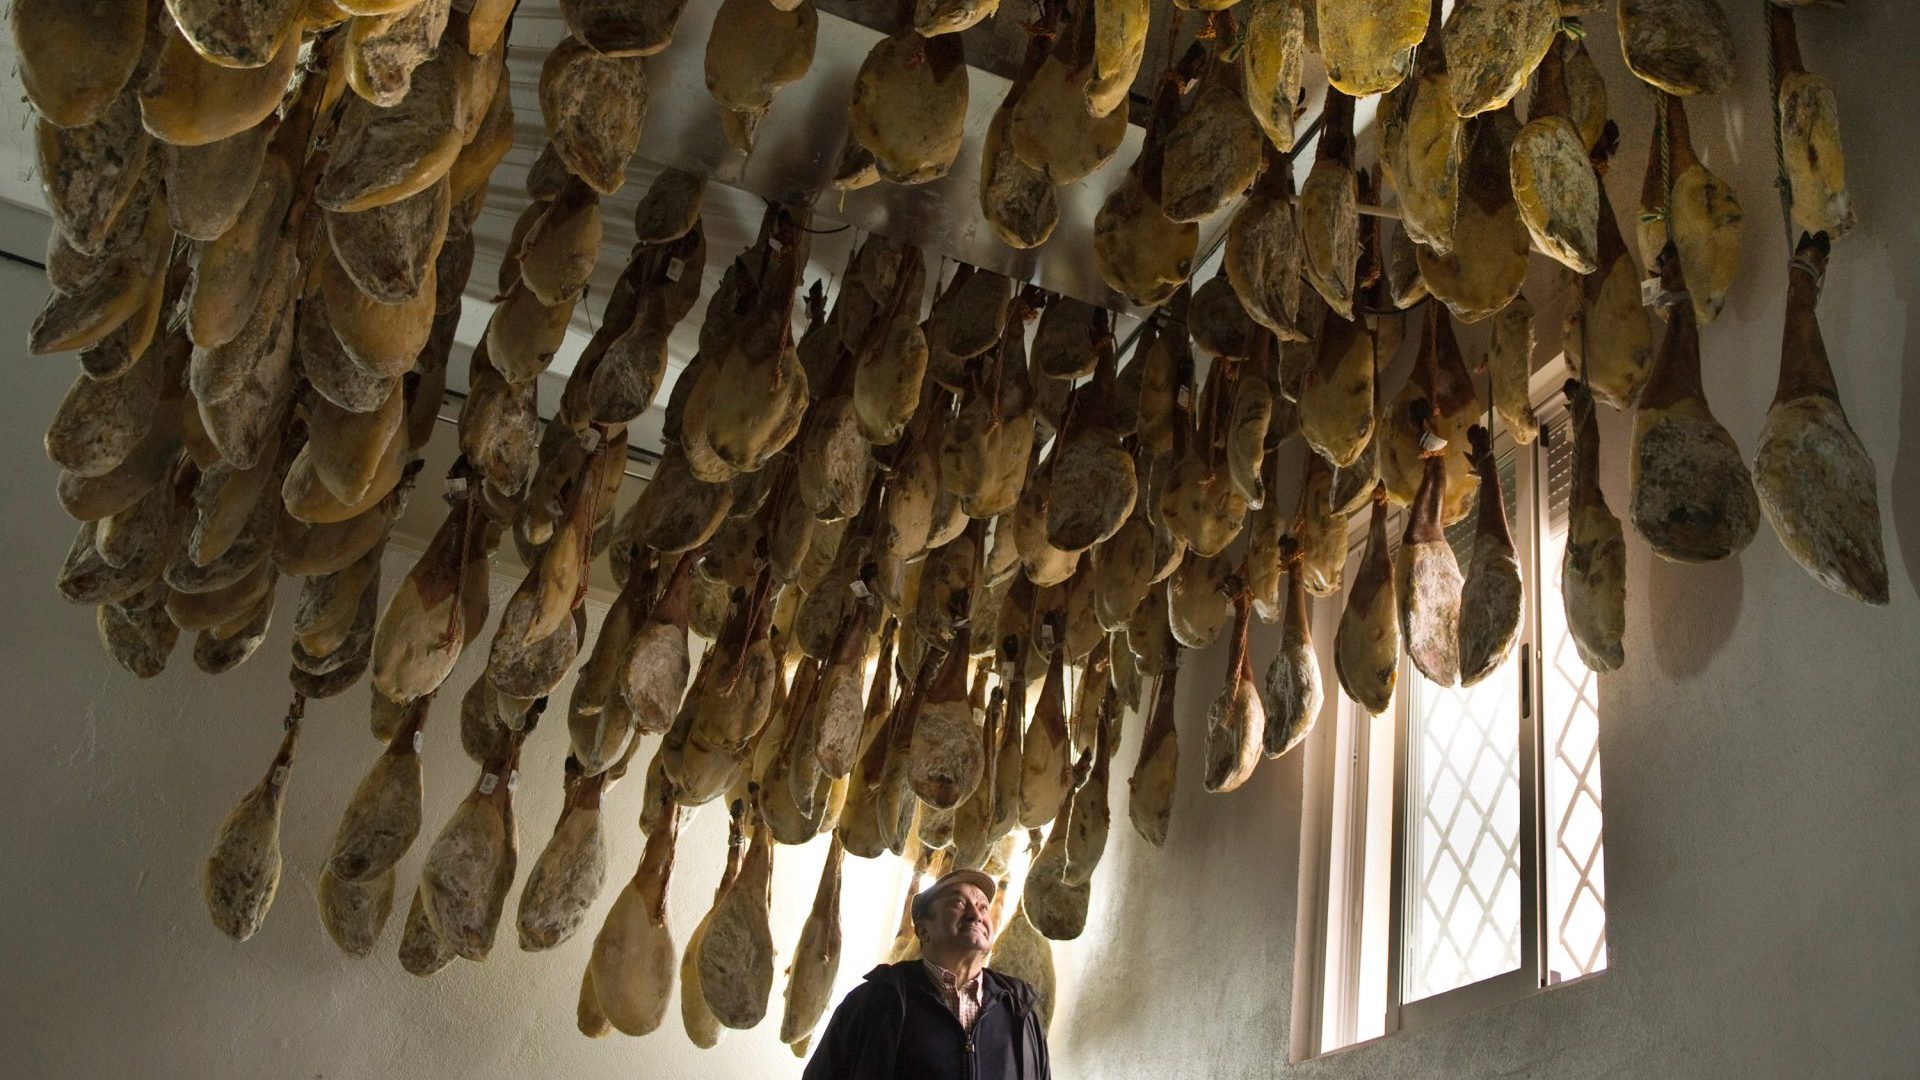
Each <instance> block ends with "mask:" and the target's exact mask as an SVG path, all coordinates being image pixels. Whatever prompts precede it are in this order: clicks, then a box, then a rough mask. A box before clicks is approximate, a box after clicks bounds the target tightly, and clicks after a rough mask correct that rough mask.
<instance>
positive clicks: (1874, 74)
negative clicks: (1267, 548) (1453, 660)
mask: <svg viewBox="0 0 1920 1080" xmlns="http://www.w3.org/2000/svg"><path fill="white" fill-rule="evenodd" d="M1725 6H1726V7H1727V8H1728V9H1729V14H1730V15H1731V17H1732V21H1733V25H1734V28H1735V31H1736V33H1737V34H1738V36H1739V46H1740V49H1741V58H1742V60H1743V63H1744V67H1743V69H1742V72H1741V77H1740V84H1739V86H1738V87H1737V89H1736V91H1735V92H1734V93H1733V94H1731V95H1729V96H1728V97H1727V98H1725V99H1724V100H1719V101H1707V102H1703V101H1697V100H1696V101H1695V102H1693V103H1692V105H1691V109H1690V115H1691V117H1692V118H1693V121H1694V135H1695V139H1696V141H1697V143H1698V144H1699V145H1698V149H1699V150H1700V152H1701V154H1702V156H1703V158H1704V159H1705V160H1706V161H1707V163H1708V164H1709V166H1710V167H1711V168H1713V169H1714V170H1715V171H1716V172H1719V173H1720V174H1721V175H1722V176H1724V177H1726V178H1728V179H1729V180H1731V181H1732V182H1733V183H1734V184H1735V185H1736V187H1737V188H1738V191H1739V194H1740V196H1741V199H1742V203H1743V205H1744V207H1745V210H1746V215H1747V230H1746V248H1747V253H1746V257H1745V263H1744V268H1743V271H1742V277H1741V279H1740V282H1739V284H1738V285H1737V286H1736V287H1735V289H1734V291H1733V293H1732V296H1731V298H1730V300H1729V302H1728V305H1727V309H1726V312H1725V314H1724V315H1723V316H1722V317H1721V319H1720V320H1719V321H1717V322H1715V323H1714V324H1712V325H1710V326H1708V327H1707V328H1706V329H1705V331H1704V333H1703V343H1702V344H1703V353H1704V363H1705V385H1706V389H1707V393H1708V398H1709V400H1710V401H1711V402H1712V404H1713V407H1714V410H1715V413H1716V414H1717V415H1718V416H1719V417H1720V419H1721V421H1722V422H1723V423H1724V424H1726V426H1727V427H1728V428H1729V429H1730V430H1731V431H1732V432H1733V433H1734V435H1735V437H1736V438H1737V439H1738V440H1739V441H1740V444H1741V446H1742V447H1743V448H1744V449H1745V450H1746V451H1747V453H1748V454H1749V455H1751V453H1752V450H1753V447H1754V445H1755V442H1756V440H1757V436H1758V433H1759V429H1760V425H1761V422H1762V421H1763V419H1764V417H1765V415H1766V409H1767V405H1768V403H1769V402H1770V401H1771V400H1772V396H1773V388H1774V379H1775V374H1776V372H1777V366H1778V363H1779V352H1780V332H1781V322H1782V304H1783V300H1784V296H1785V288H1786V285H1785V281H1786V274H1785V248H1784V240H1783V237H1782V231H1781V226H1780V217H1779V209H1778V202H1777V200H1776V198H1775V196H1774V192H1773V188H1772V186H1771V183H1772V177H1773V147H1772V143H1771V135H1770V130H1769V127H1768V124H1769V119H1768V112H1767V100H1768V98H1767V90H1766V70H1765V66H1764V62H1765V52H1764V46H1765V40H1766V39H1765V34H1764V30H1763V28H1762V27H1763V23H1762V19H1761V11H1760V0H1748V2H1742V3H1730V4H1726V5H1725ZM1587 21H1588V23H1589V26H1590V29H1591V30H1592V36H1591V38H1590V40H1589V48H1590V49H1591V50H1592V51H1593V53H1594V55H1595V56H1596V58H1597V59H1598V60H1599V62H1600V63H1601V65H1602V67H1603V70H1604V71H1605V72H1606V73H1607V75H1608V77H1609V80H1610V83H1611V85H1612V87H1613V113H1614V115H1615V116H1616V117H1617V118H1619V119H1620V120H1621V122H1622V126H1623V127H1624V128H1625V135H1626V137H1625V140H1624V143H1623V149H1622V152H1621V154H1620V155H1619V157H1618V158H1617V159H1616V164H1615V167H1614V169H1613V171H1612V174H1611V176H1610V177H1609V184H1608V189H1609V194H1610V195H1611V197H1612V199H1613V201H1614V205H1615V206H1616V208H1618V209H1619V210H1620V211H1621V212H1622V214H1623V215H1624V216H1625V219H1626V223H1627V227H1628V228H1629V229H1631V227H1632V214H1633V212H1634V208H1635V207H1636V206H1637V205H1638V193H1639V186H1640V176H1641V170H1642V168H1643V166H1644V164H1645V162H1646V160H1647V157H1646V155H1647V149H1646V147H1647V144H1648V139H1647V130H1648V127H1647V124H1648V120H1647V117H1648V115H1649V104H1648V101H1647V97H1646V94H1645V91H1644V89H1642V88H1639V87H1638V86H1636V85H1635V84H1634V83H1633V82H1632V80H1631V77H1630V76H1628V75H1627V74H1626V73H1625V70H1624V66H1623V64H1622V62H1621V60H1620V55H1619V51H1618V49H1619V47H1618V44H1617V41H1616V39H1615V37H1614V33H1613V31H1612V28H1611V19H1610V18H1605V17H1602V18H1592V19H1589V20H1587ZM1800 27H1801V41H1802V47H1803V50H1804V52H1805V54H1806V59H1807V62H1808V64H1809V65H1810V66H1812V68H1813V70H1816V71H1818V72H1821V73H1823V74H1825V75H1827V76H1828V77H1829V78H1831V79H1832V80H1833V82H1834V84H1835V86H1836V89H1837V92H1838V94H1839V98H1840V103H1841V107H1842V111H1843V116H1844V123H1845V129H1844V130H1845V137H1846V147H1847V151H1848V159H1847V164H1848V179H1849V186H1850V187H1851V190H1852V193H1853V196H1854V199H1855V204H1856V206H1857V208H1858V212H1859V215H1860V219H1861V225H1860V226H1859V228H1858V229H1856V230H1855V231H1854V232H1853V233H1850V234H1849V235H1847V236H1846V237H1844V238H1842V239H1841V240H1839V241H1838V242H1837V243H1836V244H1835V249H1834V255H1833V259H1832V265H1831V269H1830V271H1829V273H1828V277H1827V285H1826V293H1825V298H1824V300H1823V301H1822V303H1821V306H1820V319H1821V325H1822V329H1823V330H1824V332H1825V337H1826V343H1827V347H1828V350H1829V352H1830V353H1831V356H1832V360H1833V364H1834V368H1835V373H1836V376H1837V378H1838V380H1839V384H1840V390H1841V398H1842V400H1843V402H1844V404H1845V406H1846V408H1847V410H1848V414H1849V416H1850V418H1851V419H1852V422H1853V425H1854V427H1855V429H1856V430H1857V431H1858V432H1859V433H1860V436H1861V438H1862V439H1863V440H1864V441H1865V443H1866V445H1867V447H1868V449H1869V450H1870V451H1871V452H1872V454H1873V456H1874V459H1875V461H1876V462H1877V463H1878V465H1879V475H1880V499H1881V506H1882V511H1883V514H1884V515H1885V518H1886V525H1887V528H1886V543H1887V555H1888V561H1889V563H1890V569H1891V571H1892V592H1893V601H1892V604H1891V605H1890V606H1889V607H1888V608H1885V609H1873V608H1866V607H1862V606H1860V605H1857V604H1854V603H1852V602H1851V601H1848V600H1845V599H1842V598H1841V597H1839V596H1837V595H1836V594H1833V593H1830V592H1828V591H1826V590H1825V589H1823V588H1821V587H1819V586H1818V585H1816V584H1815V583H1814V582H1813V581H1812V580H1811V579H1810V578H1809V577H1808V576H1807V575H1806V574H1805V573H1804V572H1803V571H1802V570H1801V569H1800V568H1799V567H1798V566H1797V565H1796V564H1795V563H1793V561H1792V560H1791V559H1790V558H1789V557H1788V556H1787V555H1786V553H1785V551H1784V550H1783V549H1782V548H1781V547H1780V544H1779V542H1778V541H1777V540H1776V539H1775V538H1774V536H1773V535H1772V533H1771V531H1770V529H1769V528H1768V527H1767V526H1765V525H1764V524H1763V525H1762V526H1761V530H1760V534H1759V536H1758V537H1757V538H1756V539H1755V540H1754V542H1753V544H1752V545H1751V546H1750V547H1749V548H1748V549H1747V550H1746V551H1745V552H1744V553H1742V554H1741V555H1740V556H1739V557H1738V558H1736V559H1733V560H1730V561H1728V562H1726V563H1722V564H1718V565H1714V566H1709V567H1682V566H1675V565H1671V564H1666V563H1662V562H1661V561H1660V560H1658V559H1656V558H1654V557H1653V556H1652V555H1651V554H1650V552H1649V551H1648V550H1647V548H1646V546H1645V545H1644V544H1643V543H1641V542H1640V541H1639V540H1638V538H1637V537H1633V535H1632V531H1631V529H1629V540H1628V545H1629V550H1630V552H1631V555H1630V558H1629V573H1630V578H1629V597H1628V621H1629V626H1628V637H1627V663H1626V666H1625V667H1624V668H1623V669H1622V670H1621V671H1620V672H1618V673H1617V674H1613V675H1609V676H1604V677H1602V679H1601V734H1600V740H1601V746H1600V751H1601V757H1602V760H1603V763H1604V764H1603V767H1604V769H1605V774H1606V778H1605V783H1606V845H1607V852H1606V876H1607V881H1606V884H1607V896H1608V901H1609V924H1608V938H1609V942H1610V957H1611V965H1612V966H1611V969H1610V970H1608V971H1607V972H1606V973H1605V974H1603V975H1600V976H1599V977H1597V978H1594V979H1591V980H1586V981H1582V982H1578V983H1573V984H1569V985H1567V986H1564V987H1561V988H1556V989H1554V990H1550V991H1547V992H1544V993H1541V994H1537V995H1534V996H1532V997H1529V998H1526V999H1524V1000H1521V1001H1517V1002H1514V1003H1511V1004H1509V1005H1506V1006H1503V1007H1500V1008H1496V1009H1492V1010H1489V1011H1487V1012H1483V1013H1480V1014H1477V1015H1473V1016H1469V1017H1464V1018H1461V1019H1458V1020H1455V1021H1452V1022H1449V1023H1444V1024H1440V1025H1438V1026H1435V1027H1430V1028H1427V1029H1424V1030H1417V1031H1410V1032H1402V1033H1398V1034H1394V1035H1391V1036H1388V1037H1387V1038H1385V1039H1381V1040H1378V1041H1376V1042H1373V1043H1369V1044H1365V1045H1362V1046H1358V1047H1354V1048H1351V1049H1349V1050H1346V1051H1344V1052H1340V1053H1336V1054H1333V1055H1330V1056H1327V1057H1324V1058H1320V1059H1315V1060H1311V1061H1307V1062H1304V1063H1301V1064H1299V1065H1296V1066H1290V1065H1288V1063H1287V1062H1288V1057H1289V1049H1290V1043H1291V1038H1290V1022H1291V1016H1292V1013H1293V1008H1294V1001H1293V997H1294V959H1293V957H1294V952H1295V948H1294V937H1295V918H1296V915H1297V911H1298V908H1297V900H1298V896H1299V885H1300V881H1299V873H1300V869H1299V867H1300V848H1301V836H1300V831H1299V830H1300V824H1299V822H1300V799H1301V768H1302V766H1301V762H1300V759H1299V757H1298V756H1297V755H1294V756H1290V757H1289V759H1285V760H1283V761H1281V762H1279V763H1277V764H1274V763H1269V764H1267V765H1263V766H1262V768H1261V771H1260V772H1258V773H1256V774H1255V776H1254V778H1253V780H1252V781H1251V782H1250V783H1249V784H1248V785H1247V786H1246V787H1245V788H1242V789H1241V790H1240V791H1239V792H1236V793H1234V794H1232V795H1228V796H1209V795H1205V794H1204V793H1202V792H1201V790H1200V785H1199V782H1198V781H1199V769H1198V766H1197V765H1194V764H1187V763H1193V762H1197V761H1198V760H1199V759H1200V756H1201V753H1202V747H1203V742H1204V739H1203V733H1204V731H1203V725H1204V715H1205V714H1204V710H1205V708H1206V704H1207V702H1208V701H1209V700H1210V698H1211V697H1212V695H1213V694H1214V693H1215V692H1216V690H1217V687H1218V683H1219V679H1220V677H1221V675H1220V672H1221V671H1222V670H1223V668H1224V658H1223V657H1222V656H1220V655H1217V654H1216V655H1208V656H1202V657H1198V658H1195V659H1193V660H1192V661H1190V663H1189V670H1190V671H1192V673H1193V676H1197V677H1192V676H1189V677H1188V678H1186V679H1185V681H1183V683H1182V686H1181V701H1182V704H1183V710H1182V713H1181V724H1182V729H1181V753H1182V761H1183V766H1184V767H1183V770H1182V775H1181V782H1182V784H1183V791H1182V793H1181V797H1180V799H1179V802H1178V805H1177V807H1176V809H1175V811H1174V820H1173V827H1172V832H1171V835H1170V836H1169V839H1168V845H1167V849H1166V850H1164V851H1156V850H1153V849H1151V848H1148V847H1146V846H1145V845H1144V844H1143V843H1141V842H1140V841H1138V839H1137V838H1136V837H1135V836H1134V835H1133V834H1132V833H1131V832H1130V831H1127V830H1123V829H1120V828H1118V827H1116V830H1115V833H1114V837H1115V842H1114V844H1113V846H1112V847H1111V848H1110V849H1109V852H1108V855H1107V859H1106V862H1105V863H1103V865H1102V866H1101V868H1100V871H1099V874H1098V876H1097V877H1096V878H1095V884H1094V894H1093V908H1094V910H1093V912H1092V914H1091V916H1090V918H1089V920H1088V926H1089V930H1088V933H1087V935H1086V937H1085V938H1084V939H1083V940H1082V941H1080V942H1077V943H1075V945H1074V947H1073V948H1072V949H1069V950H1064V951H1063V956H1062V959H1063V967H1064V968H1065V969H1066V970H1064V971H1063V975H1062V978H1063V980H1067V981H1071V982H1072V983H1073V984H1074V986H1075V990H1074V993H1073V998H1074V1000H1073V1005H1074V1008H1073V1011H1072V1012H1071V1014H1070V1020H1071V1022H1070V1023H1068V1024H1067V1025H1065V1026H1064V1027H1061V1026H1058V1025H1057V1026H1056V1029H1055V1032H1054V1038H1053V1042H1054V1054H1055V1060H1056V1062H1057V1064H1058V1065H1059V1069H1058V1072H1059V1074H1060V1075H1062V1076H1070V1077H1081V1076H1098V1077H1103V1078H1120V1077H1142V1078H1145V1077H1154V1078H1161V1077H1173V1076H1179V1077H1208V1078H1226V1077H1272V1076H1302V1077H1325V1078H1329V1080H1332V1078H1343V1080H1344V1078H1349V1077H1351V1078H1361V1077H1365V1078H1368V1080H1399V1078H1407V1080H1414V1078H1418V1080H1443V1078H1444V1080H1452V1078H1456V1077H1458V1078H1468V1077H1472V1078H1490V1077H1503V1078H1504V1077H1527V1078H1540V1080H1583V1078H1603V1077H1604V1078H1610V1080H1611V1078H1649V1080H1651V1078H1659V1080H1667V1078H1680V1077H1686V1078H1720V1077H1725V1078H1736V1077H1737V1078H1741V1080H1758V1078H1776V1077H1777V1078H1781V1080H1788V1078H1792V1080H1802V1078H1808V1077H1829V1076H1831V1077H1849V1078H1867V1077H1873V1078H1888V1080H1891V1078H1895V1077H1902V1078H1910V1077H1914V1076H1917V1075H1920V783H1917V782H1916V779H1915V776H1916V770H1920V724H1917V723H1916V720H1920V700H1917V699H1920V662H1917V661H1916V652H1915V647H1916V644H1920V595H1916V581H1920V210H1916V204H1915V200H1914V197H1913V190H1914V189H1913V169H1914V161H1915V158H1914V152H1913V147H1914V145H1915V142H1914V139H1915V134H1916V127H1915V121H1914V117H1915V114H1916V111H1920V79H1916V77H1915V73H1914V68H1913V65H1912V61H1911V56H1910V52H1911V48H1912V46H1913V45H1914V43H1915V42H1920V15H1916V13H1915V12H1913V11H1912V10H1911V9H1910V8H1909V7H1907V6H1905V5H1894V4H1884V3H1854V4H1852V5H1850V6H1849V7H1848V8H1847V9H1846V10H1844V11H1824V10H1816V11H1808V12H1803V13H1802V14H1801V15H1800ZM1553 284H1554V280H1553V275H1552V274H1544V275H1543V274H1539V273H1536V274H1535V275H1534V280H1533V282H1532V283H1531V287H1530V290H1529V292H1530V295H1531V296H1532V297H1533V299H1534V300H1535V303H1536V306H1537V307H1540V308H1542V309H1543V322H1544V321H1545V320H1546V318H1547V315H1546V314H1544V312H1545V311H1547V310H1549V309H1551V310H1558V308H1557V304H1556V301H1555V298H1554V294H1553V292H1552V291H1551V289H1550V288H1538V287H1539V286H1542V285H1546V286H1552V285H1553ZM1544 329H1545V328H1544V327H1543V330H1544ZM1627 431H1628V426H1627V424H1626V422H1625V420H1624V418H1614V419H1612V420H1611V421H1610V422H1607V423H1605V424H1604V426H1603V443H1604V446H1605V450H1604V454H1603V462H1604V464H1603V468H1604V469H1605V471H1606V485H1605V486H1606V490H1607V495H1608V498H1609V500H1610V502H1611V503H1612V505H1613V506H1614V508H1615V510H1616V512H1621V513H1624V508H1625V506H1626V457H1625V450H1626V438H1627ZM1323 614H1326V615H1328V616H1330V615H1331V612H1325V613H1323ZM1256 641H1258V639H1256ZM1327 644H1329V642H1328V641H1326V640H1323V641H1322V646H1323V651H1324V648H1325V646H1326V645H1327ZM1271 647H1272V646H1271V638H1268V639H1267V642H1266V643H1265V644H1256V650H1257V651H1256V657H1264V656H1269V655H1271V653H1270V652H1268V651H1267V650H1269V649H1271ZM1216 653H1217V650H1216ZM1326 677H1327V679H1328V685H1329V686H1332V685H1334V683H1333V682H1332V679H1333V673H1332V670H1331V667H1330V665H1329V667H1328V670H1327V672H1326ZM1129 735H1130V737H1129V738H1128V739H1127V740H1126V742H1125V745H1123V746H1122V748H1121V750H1120V754H1119V758H1118V759H1117V760H1118V762H1120V763H1124V764H1125V765H1126V767H1127V768H1131V763H1132V761H1133V758H1134V755H1135V754H1136V753H1137V746H1138V735H1139V731H1138V725H1137V724H1136V725H1135V726H1134V728H1133V730H1131V731H1130V732H1129ZM1116 771H1120V770H1118V769H1117V770H1116ZM1120 798H1121V799H1124V795H1121V796H1120ZM1123 810H1124V806H1117V807H1116V817H1118V816H1119V815H1120V813H1121V812H1122V811H1123Z"/></svg>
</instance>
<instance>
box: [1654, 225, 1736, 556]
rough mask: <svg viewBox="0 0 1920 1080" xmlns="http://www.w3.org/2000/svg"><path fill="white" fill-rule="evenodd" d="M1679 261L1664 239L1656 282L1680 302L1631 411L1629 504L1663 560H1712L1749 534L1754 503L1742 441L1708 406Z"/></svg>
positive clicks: (1695, 330) (1729, 551) (1695, 329)
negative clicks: (1648, 375)
mask: <svg viewBox="0 0 1920 1080" xmlns="http://www.w3.org/2000/svg"><path fill="white" fill-rule="evenodd" d="M1677 262H1678V260H1677V259H1675V258H1674V249H1673V246H1672V245H1668V247H1667V250H1666V252H1665V254H1664V256H1663V257H1662V259H1661V266H1662V269H1661V274H1660V282H1661V285H1662V287H1663V288H1665V289H1666V290H1668V291H1669V292H1672V293H1676V294H1680V296H1681V301H1680V302H1679V303H1678V304H1676V305H1675V306H1674V308H1673V309H1672V311H1671V312H1669V313H1668V315H1667V336H1666V340H1665V341H1663V342H1662V343H1661V346H1660V355H1659V358H1658V359H1656V360H1655V361H1654V365H1653V374H1652V375H1651V376H1650V377H1649V378H1648V380H1647V388H1646V390H1645V391H1644V392H1642V393H1641V395H1640V406H1639V408H1637V409H1636V410H1634V414H1633V449H1632V453H1631V456H1630V457H1629V458H1628V459H1627V464H1628V469H1629V472H1628V484H1629V488H1630V490H1631V492H1632V500H1631V502H1630V504H1629V510H1630V516H1631V517H1632V519H1633V527H1634V529H1635V530H1636V531H1637V532H1639V534H1640V535H1641V537H1642V538H1644V539H1645V540H1646V541H1647V543H1648V544H1649V545H1651V546H1652V548H1653V550H1654V553H1655V554H1657V555H1659V556H1660V557H1661V558H1663V559H1670V560H1672V561H1674V562H1712V561H1713V560H1715V559H1724V558H1726V557H1727V556H1729V555H1732V554H1734V553H1736V552H1738V551H1739V550H1740V549H1742V548H1744V547H1746V546H1747V543H1748V542H1749V541H1751V540H1752V539H1753V534H1754V531H1755V530H1756V529H1758V528H1759V526H1760V502H1759V499H1758V498H1756V497H1755V495H1754V492H1753V478H1752V476H1751V475H1749V474H1748V472H1747V463H1746V462H1745V461H1743V460H1741V456H1740V447H1739V446H1738V445H1736V444H1735V443H1734V441H1733V436H1732V435H1729V434H1727V429H1726V428H1724V427H1721V426H1720V421H1718V420H1716V419H1714V416H1713V412H1712V411H1711V410H1710V409H1708V408H1707V396H1706V391H1705V390H1703V389H1702V388H1701V385H1700V331H1699V328H1698V327H1697V326H1696V325H1695V324H1694V321H1693V308H1692V307H1691V306H1690V305H1689V304H1687V302H1686V300H1685V287H1684V286H1683V285H1682V283H1681V279H1680V273H1679V270H1678V269H1677V266H1676V263H1677Z"/></svg>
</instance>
